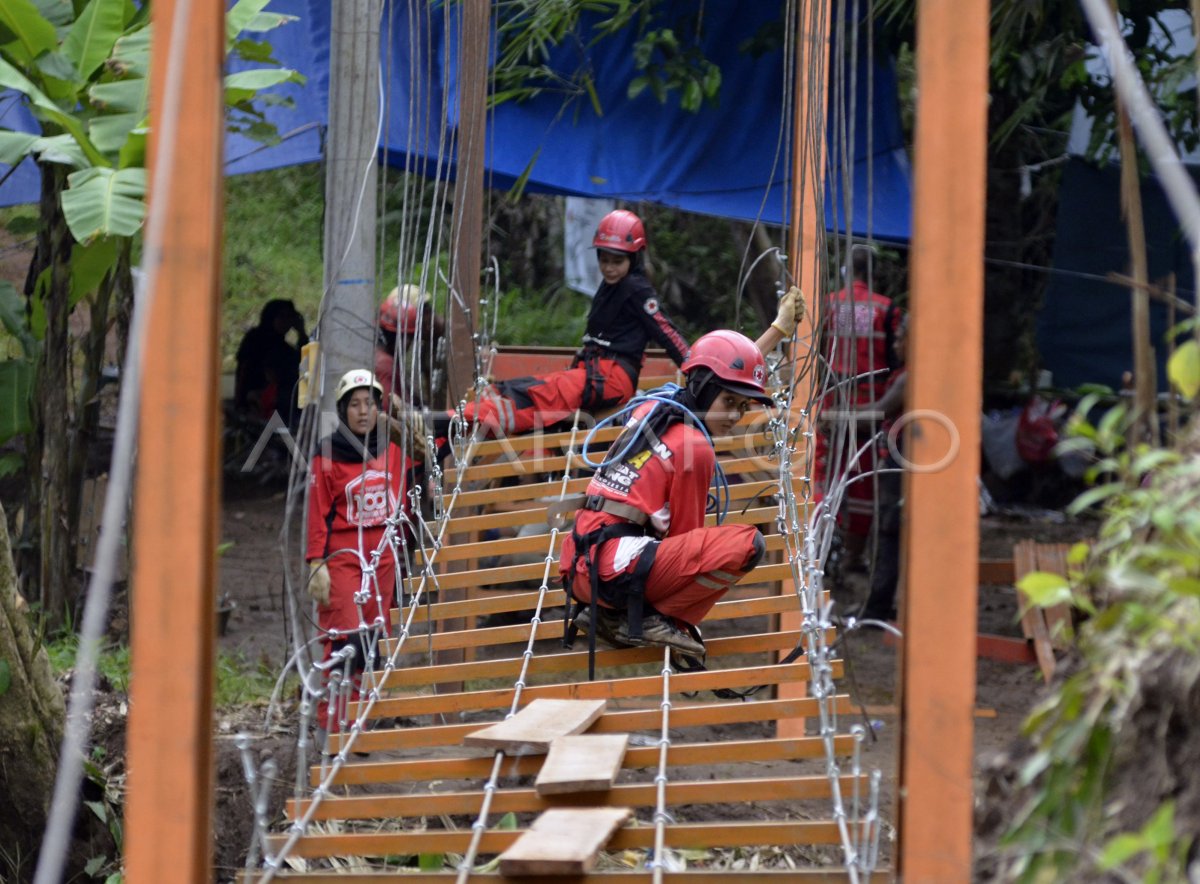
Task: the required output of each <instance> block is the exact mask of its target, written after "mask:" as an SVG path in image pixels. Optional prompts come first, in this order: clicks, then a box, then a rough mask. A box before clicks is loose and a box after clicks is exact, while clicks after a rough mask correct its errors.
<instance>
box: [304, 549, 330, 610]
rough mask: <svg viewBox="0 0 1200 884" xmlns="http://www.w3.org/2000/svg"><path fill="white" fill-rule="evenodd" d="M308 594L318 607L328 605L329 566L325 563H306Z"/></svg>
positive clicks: (318, 561)
mask: <svg viewBox="0 0 1200 884" xmlns="http://www.w3.org/2000/svg"><path fill="white" fill-rule="evenodd" d="M308 594H309V595H310V596H311V597H312V599H313V601H315V602H316V603H317V604H318V605H323V606H327V605H328V604H329V565H327V564H325V562H322V561H320V560H317V561H312V562H309V563H308Z"/></svg>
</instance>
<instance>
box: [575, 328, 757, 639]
mask: <svg viewBox="0 0 1200 884" xmlns="http://www.w3.org/2000/svg"><path fill="white" fill-rule="evenodd" d="M777 331H778V330H777ZM774 339H775V340H778V335H776V336H775V338H774ZM683 372H684V375H685V376H686V378H687V381H686V386H684V387H683V388H682V389H679V388H677V389H676V390H675V391H673V392H672V393H670V394H664V396H662V397H659V398H658V399H652V400H650V401H647V402H645V403H642V404H640V405H635V407H634V410H633V413H632V416H631V417H630V419H629V422H628V423H627V424H626V426H625V430H624V431H623V432H622V434H621V436H620V437H619V438H618V439H617V441H616V442H614V443H613V446H612V447H611V448H610V449H609V452H610V456H609V457H608V458H607V459H606V461H605V463H604V464H603V465H602V467H601V468H600V469H599V470H597V471H596V474H595V476H594V477H593V478H592V481H591V483H590V484H589V485H588V488H587V494H586V497H585V499H584V503H583V507H582V509H581V510H580V511H579V512H578V513H577V514H576V518H575V527H574V530H573V532H572V534H571V536H570V537H568V538H567V539H566V540H565V541H564V543H563V548H562V555H561V559H560V561H559V571H560V574H561V575H562V578H563V583H564V586H565V587H566V588H567V590H568V593H569V594H570V595H571V596H572V597H573V598H574V599H575V600H576V605H575V607H576V612H575V617H574V628H575V629H578V630H581V631H583V632H587V633H591V634H593V635H594V636H595V637H597V638H602V639H604V640H605V641H608V642H609V643H610V644H616V645H621V646H641V645H660V646H666V647H670V648H672V649H674V650H676V651H680V652H682V653H683V654H685V655H689V656H702V655H703V653H704V645H703V643H702V642H701V641H700V638H699V631H698V630H697V629H696V626H697V624H699V623H700V621H701V620H703V619H704V617H705V615H706V614H708V612H709V610H711V608H712V606H713V605H714V604H716V603H717V601H718V599H720V598H721V596H723V595H724V594H725V592H726V591H727V590H728V589H729V588H730V587H731V586H733V585H734V584H735V583H737V582H738V581H739V580H741V578H742V577H743V576H744V575H745V574H746V573H748V572H749V571H750V570H751V569H753V568H754V567H755V566H756V565H757V564H758V562H759V561H760V560H761V559H762V556H763V553H764V552H765V550H766V545H765V542H764V540H763V536H762V534H761V532H759V530H758V529H757V528H755V527H754V526H752V525H717V526H715V527H704V515H705V512H706V511H707V510H708V508H709V507H708V504H709V487H710V485H712V483H713V477H714V474H715V473H716V472H717V470H716V455H715V453H714V450H713V445H712V437H714V436H723V435H727V434H728V433H729V432H730V430H731V429H732V428H733V426H734V424H736V423H737V422H738V421H739V420H741V418H742V416H743V415H744V414H745V413H746V412H747V410H749V409H750V408H751V407H753V406H755V405H757V404H761V403H767V402H770V398H769V397H768V395H767V393H766V391H765V389H764V386H763V385H764V382H765V380H766V366H765V364H764V362H763V356H762V353H761V352H760V350H759V348H758V346H756V344H755V343H754V342H753V341H751V340H750V339H749V338H747V337H746V336H745V335H742V334H739V333H738V332H734V331H715V332H710V333H709V334H706V335H704V336H703V337H702V338H700V339H699V340H698V341H696V343H695V345H694V346H693V347H692V348H691V352H690V355H689V356H688V359H687V360H686V361H685V362H684V364H683ZM718 475H719V474H718ZM719 490H720V489H719V488H718V491H719ZM719 497H720V494H718V498H719ZM579 603H586V607H583V606H581V605H580V604H579ZM568 635H569V637H573V634H572V633H568Z"/></svg>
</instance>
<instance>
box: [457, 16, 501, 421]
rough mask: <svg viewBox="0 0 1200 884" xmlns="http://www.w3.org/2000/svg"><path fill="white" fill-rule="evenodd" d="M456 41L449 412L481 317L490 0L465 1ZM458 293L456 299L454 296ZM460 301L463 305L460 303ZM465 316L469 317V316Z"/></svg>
mask: <svg viewBox="0 0 1200 884" xmlns="http://www.w3.org/2000/svg"><path fill="white" fill-rule="evenodd" d="M459 8H460V9H461V13H460V15H461V19H460V22H461V30H460V38H459V41H458V58H459V62H458V64H459V67H458V69H459V71H460V73H461V76H460V77H459V80H458V102H459V104H458V161H457V163H456V165H455V170H456V171H455V175H456V181H455V185H454V215H453V220H452V224H451V227H452V229H453V235H452V237H451V248H453V250H454V265H453V272H452V274H451V277H450V285H451V288H452V289H453V292H451V295H450V305H449V310H450V331H449V343H450V353H449V356H448V358H447V366H446V377H447V385H446V388H447V396H448V398H449V402H448V404H449V406H450V407H451V408H453V407H454V406H455V405H457V404H458V401H459V400H460V399H461V398H462V397H463V396H464V395H465V394H466V392H467V391H468V390H470V389H471V385H472V383H474V380H475V340H474V337H473V335H474V332H475V331H476V330H478V329H479V328H480V327H481V326H480V323H481V322H482V319H481V317H480V316H479V273H480V267H481V264H482V257H481V256H482V253H483V250H482V245H481V242H480V240H481V238H482V236H483V159H484V155H483V148H484V129H485V125H484V124H485V122H486V118H487V106H486V102H487V59H486V57H485V55H486V51H487V46H488V29H489V25H490V15H491V10H490V8H489V3H488V0H463V3H462V4H461V6H460V7H459ZM455 293H457V297H456V295H455ZM459 298H461V299H462V302H461V303H460V302H459V300H458V299H459ZM468 312H469V315H468Z"/></svg>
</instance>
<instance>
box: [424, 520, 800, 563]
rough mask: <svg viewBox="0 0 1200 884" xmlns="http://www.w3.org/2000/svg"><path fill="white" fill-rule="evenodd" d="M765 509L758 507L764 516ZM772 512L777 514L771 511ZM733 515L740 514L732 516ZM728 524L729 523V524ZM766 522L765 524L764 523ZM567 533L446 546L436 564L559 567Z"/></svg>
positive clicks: (778, 544) (774, 537) (774, 546)
mask: <svg viewBox="0 0 1200 884" xmlns="http://www.w3.org/2000/svg"><path fill="white" fill-rule="evenodd" d="M762 509H765V508H764V507H759V508H758V510H759V511H760V512H761V510H762ZM771 510H772V512H777V510H775V509H774V508H771ZM733 515H740V514H736V513H735V514H731V518H732V516H733ZM727 521H728V520H727ZM764 521H766V520H765V519H764ZM567 533H568V532H566V531H561V530H560V531H559V532H558V533H557V534H555V535H554V536H553V537H551V535H550V529H549V528H547V529H546V530H545V531H544V532H543V533H541V534H529V535H526V536H524V537H502V538H499V539H497V540H479V541H476V542H474V543H459V544H456V545H454V546H446V547H443V548H442V549H440V550H438V552H437V556H436V561H437V562H438V563H439V564H440V563H444V562H456V561H462V560H464V559H479V558H487V557H489V556H505V555H519V554H522V553H525V554H528V553H537V554H539V555H542V556H547V555H550V556H553V557H554V559H555V562H556V563H557V559H558V554H559V552H560V550H561V549H562V544H563V538H565V537H566V536H567ZM766 541H767V552H773V551H777V550H781V549H783V548H784V544H783V541H784V538H783V536H782V535H779V534H771V535H768V536H767V538H766ZM426 555H427V553H426V551H425V550H416V551H415V553H414V556H413V560H414V562H415V563H416V564H417V565H423V564H424V563H425V558H426ZM557 572H558V567H557V564H555V566H554V567H553V568H552V570H551V573H557Z"/></svg>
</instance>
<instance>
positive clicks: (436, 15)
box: [0, 0, 911, 240]
mask: <svg viewBox="0 0 1200 884" xmlns="http://www.w3.org/2000/svg"><path fill="white" fill-rule="evenodd" d="M680 2H681V0H680ZM671 5H672V4H669V5H668V7H670V6H671ZM411 6H412V4H396V5H395V7H394V8H392V9H389V10H388V12H387V13H386V14H385V16H384V21H385V23H387V24H389V25H390V30H389V32H388V33H387V34H386V35H385V38H384V41H383V52H382V58H383V71H384V76H383V78H382V83H381V85H382V90H381V91H382V94H383V97H384V101H385V107H386V109H387V116H386V120H385V125H384V127H383V133H382V137H381V143H380V155H381V157H382V158H383V159H385V160H386V161H387V162H388V163H390V164H392V165H395V166H400V167H405V168H409V169H414V170H421V171H425V172H426V173H431V172H432V170H433V168H434V166H435V161H436V156H437V139H438V134H439V123H440V115H441V108H442V107H447V108H449V109H451V116H450V120H449V122H450V124H451V125H453V123H454V122H455V121H454V117H453V110H452V109H453V108H455V106H456V100H457V98H456V90H457V77H458V72H457V69H456V66H455V64H454V59H455V57H456V54H457V53H456V51H455V47H454V45H453V41H452V40H444V39H443V38H444V32H445V28H446V24H445V21H446V20H445V17H444V12H443V10H444V7H441V6H439V7H437V8H436V9H435V10H434V11H433V12H432V13H422V18H423V23H422V25H421V27H420V28H419V29H414V28H412V27H411V24H412V23H410V21H409V19H408V16H409V15H410V12H411ZM270 8H271V9H272V10H273V11H277V12H283V13H289V14H292V15H296V16H297V17H298V21H296V22H293V23H291V24H288V25H285V26H284V27H282V28H278V29H276V30H274V31H271V32H270V33H268V34H267V35H266V39H267V40H268V41H269V42H270V43H271V45H272V47H273V48H274V50H275V57H276V58H277V59H278V60H279V61H280V62H281V63H282V64H283V65H285V66H287V67H292V68H295V69H296V70H298V71H300V72H301V73H303V74H304V75H305V76H306V77H307V78H308V82H307V84H306V85H305V86H303V87H297V86H292V85H289V86H286V87H283V90H282V91H284V92H285V93H287V94H288V95H290V96H291V97H292V98H293V100H294V102H295V106H294V107H293V108H280V107H271V108H269V109H268V110H267V115H268V118H269V119H270V120H271V121H272V122H273V123H274V124H275V125H276V126H277V127H278V129H279V132H280V134H281V135H283V136H284V140H283V142H282V143H281V144H278V145H274V146H271V147H263V146H261V145H259V144H257V143H256V142H253V141H251V140H248V139H246V138H244V137H242V136H239V135H236V134H231V135H230V136H229V137H228V139H227V142H226V158H227V164H226V165H227V169H228V171H229V172H230V173H231V174H233V173H241V172H252V171H259V170H262V169H269V168H275V167H279V166H285V165H291V164H296V163H305V162H313V161H316V160H319V159H320V157H321V147H322V145H321V133H322V129H323V127H324V125H325V120H326V119H327V112H326V106H327V99H328V91H329V85H328V84H329V73H328V67H329V28H330V4H329V2H328V0H276V2H274V3H272V4H271V7H270ZM450 9H451V10H452V11H453V12H454V13H455V14H456V12H457V10H458V7H454V6H452V7H450ZM779 11H780V5H779V4H775V3H765V2H762V3H742V2H737V0H709V2H707V3H706V4H705V6H704V33H705V34H706V35H707V36H706V39H705V45H704V47H703V50H704V53H705V55H706V56H707V57H708V58H709V59H710V60H712V61H713V62H714V63H715V64H716V65H717V66H718V67H719V68H720V69H721V74H722V84H721V91H720V96H719V99H718V101H717V102H716V103H715V104H712V105H710V104H707V103H706V104H705V105H704V107H703V108H702V109H701V110H700V111H699V112H697V113H690V112H688V111H684V110H682V109H681V108H680V107H679V103H678V99H677V96H671V97H669V98H668V100H667V102H666V103H665V104H664V103H659V102H658V101H657V100H656V99H655V98H654V97H653V96H652V95H651V94H650V90H646V91H645V92H643V93H642V94H641V95H639V96H637V97H636V98H633V99H630V98H628V97H627V87H628V84H629V82H630V81H631V80H632V79H633V78H634V77H635V76H637V73H638V72H637V71H636V70H635V67H634V56H633V44H634V41H635V39H636V36H635V35H634V34H633V33H631V32H630V33H622V34H617V35H614V36H612V37H610V38H606V39H604V40H601V41H599V42H597V43H596V44H595V45H593V46H590V47H588V50H587V60H588V64H589V65H590V69H591V72H592V76H593V78H594V81H595V83H596V92H597V99H598V102H599V106H600V110H601V113H600V114H597V113H596V111H595V109H594V108H593V105H592V102H591V101H590V100H589V99H587V98H582V99H576V100H573V101H572V102H570V103H569V104H566V105H564V98H563V95H562V94H561V93H549V92H547V93H544V94H542V95H539V96H537V97H535V98H533V99H531V100H529V101H526V102H522V103H516V102H507V103H503V104H501V105H500V106H499V107H497V108H496V109H495V110H494V111H492V112H490V114H489V119H488V127H489V128H488V133H487V147H486V168H487V174H488V180H489V182H490V184H491V185H492V186H494V187H499V188H508V187H511V186H512V185H513V184H514V183H515V182H516V181H517V180H518V179H519V178H521V176H522V175H523V174H525V173H526V172H528V176H527V178H526V179H525V188H526V190H528V191H531V192H540V193H556V194H571V195H576V196H597V197H610V198H618V199H624V200H649V201H653V202H658V203H662V204H665V205H669V206H675V207H677V208H680V209H684V210H686V211H691V212H700V213H705V214H711V215H719V216H724V217H730V218H740V219H746V220H753V219H760V220H762V221H765V222H768V223H773V224H779V223H781V222H782V221H783V220H784V219H786V217H787V212H788V209H787V199H788V193H789V190H790V185H791V182H790V174H791V145H790V143H789V142H788V141H787V139H786V137H785V136H786V133H785V132H784V131H783V127H784V125H785V116H786V112H787V111H789V110H790V109H789V108H787V106H786V101H785V98H784V72H783V52H782V50H780V49H775V50H773V51H770V52H767V53H765V54H763V55H759V56H752V55H749V54H747V53H746V52H743V51H741V50H740V48H739V46H740V45H741V44H742V43H743V42H744V41H745V40H747V39H749V38H751V37H753V36H755V35H756V34H758V33H759V31H760V29H761V28H762V27H763V26H764V25H766V24H769V23H770V22H771V21H773V20H776V19H778V16H779ZM669 15H670V8H668V17H669ZM588 22H589V20H588V19H586V18H585V19H584V27H588ZM451 30H452V32H453V28H451ZM863 30H865V29H863ZM414 35H416V36H415V37H414ZM452 36H453V33H452ZM426 54H428V55H427V56H426ZM849 55H850V53H847V56H849ZM856 55H857V67H856V70H855V71H853V72H852V71H850V70H849V69H848V68H847V69H846V76H845V77H844V78H843V82H844V83H845V84H850V83H854V84H855V87H856V88H855V89H854V90H853V91H852V90H850V88H849V86H848V85H846V86H845V88H842V89H838V88H831V91H830V102H831V103H830V112H829V117H830V119H831V121H833V120H837V119H839V118H841V117H842V115H843V113H844V114H847V115H848V114H849V112H850V110H851V109H853V111H854V114H853V116H854V128H853V131H854V133H855V135H854V144H853V146H852V148H851V149H850V151H848V152H849V153H850V154H851V156H850V157H849V158H847V157H846V156H845V155H844V154H845V153H847V152H846V151H839V149H838V145H840V144H843V143H845V139H844V138H842V137H838V135H837V133H834V132H831V133H830V139H829V161H830V162H829V164H830V166H831V168H830V174H829V179H830V182H831V185H830V188H829V190H828V191H827V198H826V209H827V211H826V221H827V225H828V227H829V228H830V229H833V230H844V229H846V227H847V226H848V225H847V223H846V221H847V219H849V222H850V224H849V226H850V227H851V228H852V229H853V230H854V232H855V233H856V234H857V235H859V236H865V235H868V234H869V235H871V236H873V237H875V238H878V239H891V240H906V239H908V237H909V233H910V229H911V225H910V211H911V199H910V186H909V169H908V163H907V159H906V155H905V150H904V144H903V136H902V132H901V128H900V122H899V107H898V100H897V95H896V81H895V75H894V72H893V70H892V67H891V65H890V62H889V61H888V60H885V59H879V58H873V57H872V55H871V54H870V53H868V52H867V50H866V46H865V44H861V45H860V50H859V52H858V53H857V54H856ZM580 58H581V56H580V47H579V46H578V45H571V46H564V47H563V48H560V49H559V50H557V51H556V52H555V55H554V57H553V58H552V62H551V66H552V67H554V68H555V69H557V70H560V71H564V72H573V71H574V70H575V69H576V68H577V67H578V65H579V64H580ZM413 71H423V72H424V75H423V76H413V75H412V72H413ZM835 72H836V67H835V66H833V65H831V79H834V80H836V79H837V77H836V76H835V75H834V74H835ZM851 74H854V75H853V76H851ZM843 93H844V94H845V96H846V97H845V98H844V100H842V101H840V102H837V101H836V97H837V96H838V95H840V94H843ZM869 93H870V94H871V95H873V101H872V102H870V104H868V101H867V96H868V94H869ZM14 104H15V103H14V102H13V101H12V100H11V96H9V97H7V99H0V125H4V126H9V127H12V128H20V129H25V130H27V131H28V130H30V124H31V123H32V120H31V119H29V118H28V115H27V112H25V111H24V109H23V108H20V109H17V108H14ZM839 104H840V106H841V107H842V109H843V110H842V112H840V113H838V112H835V109H836V108H837V107H838V105H839ZM851 106H853V108H852V107H851ZM18 114H25V116H24V118H23V119H21V118H20V117H19V116H18ZM14 120H20V122H19V123H18V124H16V125H14V122H13V121H14ZM846 120H847V122H848V120H849V116H847V117H846ZM868 127H870V128H868ZM831 128H832V127H831ZM847 131H849V129H847ZM868 133H869V134H868ZM868 151H870V152H871V156H870V157H868ZM443 165H444V168H445V170H446V171H445V174H446V175H448V176H449V177H453V169H454V166H453V156H452V154H451V155H448V156H446V157H444V158H443ZM844 167H852V168H853V177H852V181H853V188H852V193H853V197H854V199H853V206H852V207H846V206H845V205H844V204H843V196H842V174H841V173H842V169H843V168H844ZM3 173H4V170H3V168H2V167H0V175H3ZM868 184H870V189H868ZM36 198H37V175H36V169H32V168H30V169H28V170H25V169H21V170H18V172H17V173H16V174H15V175H13V176H12V177H11V178H9V179H8V180H7V181H6V182H5V183H4V184H3V185H0V205H11V204H14V203H19V202H28V201H32V200H35V199H36ZM868 206H870V208H871V217H870V218H868Z"/></svg>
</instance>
